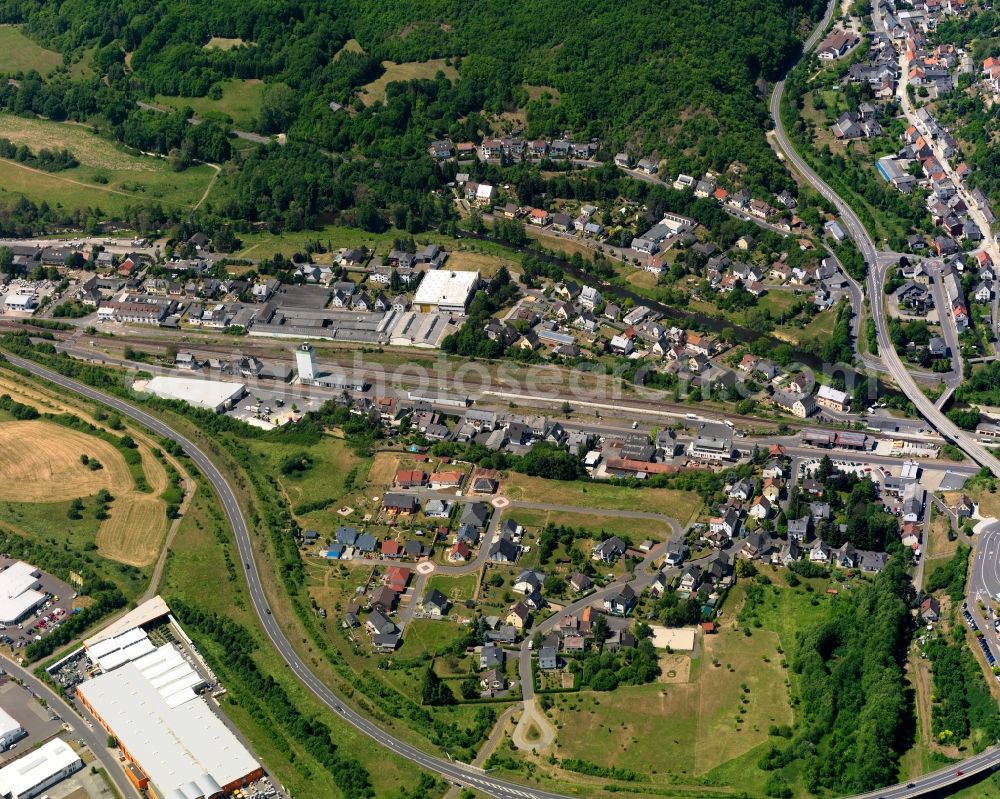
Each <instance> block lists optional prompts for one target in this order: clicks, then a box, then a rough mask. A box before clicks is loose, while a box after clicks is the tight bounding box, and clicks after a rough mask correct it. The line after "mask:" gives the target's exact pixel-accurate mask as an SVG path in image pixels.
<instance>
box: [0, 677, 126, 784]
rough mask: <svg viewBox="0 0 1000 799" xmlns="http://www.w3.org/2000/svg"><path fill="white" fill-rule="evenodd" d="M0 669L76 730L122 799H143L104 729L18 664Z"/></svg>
mask: <svg viewBox="0 0 1000 799" xmlns="http://www.w3.org/2000/svg"><path fill="white" fill-rule="evenodd" d="M0 665H2V666H3V668H4V670H5V671H6V672H7V673H8V674H10V675H12V676H13V677H15V678H17V679H18V680H20V681H21V682H22V683H24V685H25V686H26V687H27V688H28V689H29V690H31V691H32V692H34V693H35V694H37V695H38V696H40V697H42V698H43V699H44V700H45V702H46V703H47V704H48V706H49V707H50V708H51V709H52V710H53V711H55V712H56V713H58V714H59V718H61V719H62V720H63V721H64V722H65V723H66V724H68V725H69V727H70V729H71V730H72V735H71V737H72V738H75V739H77V740H80V741H83V742H84V743H85V744H86V745H87V746H88V747H89V748H90V751H92V752H93V753H94V756H95V757H96V758H97V759H98V760H99V761H100V763H101V765H102V766H103V767H104V769H105V771H107V772H108V777H110V778H111V780H112V781H113V782H114V784H115V786H116V787H117V788H118V790H119V791H120V792H121V795H122V796H124V797H127V798H128V799H139V794H138V793H137V792H136V790H135V788H133V787H132V783H131V782H129V780H128V777H126V776H125V772H124V771H122V767H121V765H120V764H119V763H118V757H117V755H116V754H115V753H114V752H113V751H112V750H111V749H108V747H107V746H106V743H107V736H106V735H105V734H104V730H103V729H102V728H101V727H98V726H94V725H92V723H91V722H90V720H89V719H84V718H81V717H80V715H78V714H77V713H76V712H74V709H73V708H72V707H70V706H69V704H68V703H67V702H66V701H65V700H64V699H63V698H62V697H61V696H59V695H58V694H57V693H56V692H55V691H53V690H52V689H51V688H49V687H48V686H47V685H45V683H43V682H42V681H41V680H39V679H38V678H37V677H35V675H34V674H32V673H31V672H29V671H28V670H27V669H22V668H21V667H20V666H19V665H17V664H16V663H14V661H12V660H9V659H7V658H4V659H3V662H2V664H0ZM22 754H23V753H22Z"/></svg>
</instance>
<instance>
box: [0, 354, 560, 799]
mask: <svg viewBox="0 0 1000 799" xmlns="http://www.w3.org/2000/svg"><path fill="white" fill-rule="evenodd" d="M6 358H7V360H8V361H10V363H12V364H14V365H15V366H18V367H20V368H22V369H26V370H28V371H29V372H31V373H32V374H34V375H36V376H37V377H41V378H43V379H45V380H48V381H49V382H51V383H54V384H55V385H58V386H60V387H61V388H64V389H66V390H67V391H72V392H74V393H76V394H80V395H82V396H84V397H86V398H87V399H89V400H92V401H94V402H100V403H102V404H104V405H107V406H108V407H111V408H113V409H114V410H116V411H118V412H119V413H120V414H122V415H123V416H127V417H129V418H130V419H132V420H134V421H136V422H138V423H139V424H141V425H144V426H145V427H146V428H148V429H149V430H152V431H153V432H154V433H156V434H157V435H160V436H163V437H164V438H167V439H170V440H172V441H175V442H176V443H177V444H179V445H180V446H181V447H182V448H183V449H184V452H185V453H186V454H187V455H188V457H190V458H191V460H192V462H193V463H194V464H195V465H196V466H197V467H198V468H199V469H200V470H201V472H202V474H204V475H205V478H206V479H207V480H208V482H209V483H210V484H211V485H212V488H213V489H215V491H216V493H217V494H218V495H219V499H220V500H221V502H222V506H223V508H224V509H225V511H226V516H227V518H228V519H229V523H230V524H231V525H232V527H233V533H234V534H235V537H236V546H237V549H238V550H239V553H240V559H241V560H242V561H243V562H244V563H246V564H247V567H246V568H245V569H244V574H245V575H246V578H247V584H248V586H249V588H250V601H251V604H252V605H253V609H254V613H256V615H257V618H258V620H259V621H260V625H261V627H263V629H264V633H265V634H266V635H267V637H268V639H269V640H270V642H271V645H272V646H273V647H274V649H275V650H276V651H277V652H278V654H279V655H280V656H281V658H282V659H283V660H284V661H285V663H286V664H287V665H288V666H289V668H290V669H291V670H292V672H293V673H294V674H295V676H296V678H298V680H299V681H300V682H301V683H302V684H303V685H305V686H306V687H307V688H308V689H309V690H310V691H311V692H312V693H313V694H314V695H315V696H316V697H317V698H318V699H319V700H320V701H321V702H322V703H323V704H324V705H326V706H327V707H328V708H330V710H332V711H333V712H334V713H336V714H337V715H338V716H339V717H340V718H341V719H342V720H343V721H345V722H347V723H348V724H350V725H351V726H353V727H354V728H356V729H357V730H359V731H360V732H363V733H364V734H365V735H367V736H368V737H370V738H371V739H372V740H374V741H375V742H376V743H379V744H381V745H382V746H384V747H386V748H387V749H390V750H391V751H393V752H395V753H396V754H398V755H400V756H401V757H404V758H406V759H407V760H410V761H411V762H413V763H416V764H417V765H418V766H420V767H421V768H424V769H426V770H427V771H430V772H434V773H436V774H439V775H441V776H442V777H444V778H445V779H448V780H450V781H452V782H454V783H460V784H462V785H467V786H469V787H470V788H474V789H476V790H478V791H482V792H483V793H487V794H489V795H490V796H495V797H498V799H565V797H563V796H561V795H560V794H555V793H550V792H548V791H543V790H540V789H537V788H530V787H526V786H523V785H519V784H517V783H513V782H508V781H506V780H501V779H498V778H496V777H491V776H489V775H488V774H486V773H485V772H484V771H483V770H482V769H479V768H476V767H474V766H468V765H465V764H464V763H458V762H455V761H451V760H445V759H442V758H438V757H434V756H433V755H430V754H428V753H427V752H424V751H423V750H421V749H418V748H417V747H415V746H412V745H411V744H408V743H406V742H404V741H401V740H399V739H398V738H395V737H394V736H393V735H391V734H390V733H388V732H386V731H385V730H383V729H382V728H381V727H379V726H377V725H376V724H374V723H373V722H371V721H369V720H368V719H367V718H365V717H364V716H362V715H360V714H359V713H356V712H355V711H354V710H352V709H351V708H350V707H348V706H347V705H345V704H344V703H343V700H341V699H340V697H338V696H337V695H336V694H335V693H334V692H333V691H332V690H330V688H329V687H327V686H326V685H325V684H324V683H323V682H322V681H321V680H320V679H319V678H318V677H317V676H316V675H315V674H313V673H312V671H310V669H309V667H308V666H307V665H306V663H305V662H304V661H303V660H302V658H300V657H299V656H298V654H297V653H296V651H295V649H294V648H293V647H292V645H291V643H290V642H289V640H288V638H286V637H285V634H284V632H283V631H282V630H281V627H280V626H279V625H278V623H277V622H276V621H275V619H274V617H273V616H272V615H271V609H270V606H269V604H268V601H267V596H266V595H265V593H264V586H263V584H262V583H261V579H260V573H259V572H258V571H257V564H256V560H255V557H254V550H253V547H252V545H251V543H250V529H249V526H248V525H247V520H246V517H245V516H244V514H243V510H242V508H240V504H239V502H238V501H237V498H236V493H235V492H234V491H233V489H232V487H231V486H230V484H229V481H228V480H227V479H226V477H225V476H224V475H223V474H222V472H220V471H219V469H218V468H217V467H216V465H215V463H213V462H212V460H211V459H210V458H209V457H208V456H207V455H205V453H204V452H203V451H202V450H201V449H199V448H198V447H197V446H196V445H195V444H194V443H193V442H192V441H191V440H190V439H188V438H187V437H186V436H184V435H182V434H181V433H178V432H177V431H176V430H174V429H173V428H171V427H170V426H169V425H167V424H166V423H165V422H163V421H161V420H160V419H158V418H156V417H155V416H152V415H150V414H149V413H146V412H145V411H143V410H141V409H140V408H137V407H136V406H135V405H132V404H131V403H129V402H125V401H124V400H122V399H119V398H118V397H115V396H112V395H110V394H105V393H104V392H103V391H98V390H97V389H94V388H91V387H90V386H87V385H85V384H83V383H80V382H78V381H76V380H73V379H72V378H69V377H65V376H64V375H61V374H59V373H58V372H53V371H52V370H51V369H47V368H45V367H43V366H40V365H39V364H37V363H34V362H33V361H27V360H24V359H22V358H17V357H15V356H13V355H10V354H6Z"/></svg>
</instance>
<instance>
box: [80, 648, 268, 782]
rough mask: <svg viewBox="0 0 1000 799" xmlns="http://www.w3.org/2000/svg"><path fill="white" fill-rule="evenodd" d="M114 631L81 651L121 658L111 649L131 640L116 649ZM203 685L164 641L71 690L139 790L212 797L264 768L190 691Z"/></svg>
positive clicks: (201, 680)
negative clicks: (115, 750) (127, 765)
mask: <svg viewBox="0 0 1000 799" xmlns="http://www.w3.org/2000/svg"><path fill="white" fill-rule="evenodd" d="M140 632H141V631H140ZM143 636H145V634H144V633H143ZM119 637H120V636H119ZM117 638H118V637H116V638H112V639H105V640H104V641H101V642H98V643H96V644H94V645H92V646H90V647H89V649H88V655H89V656H90V657H91V658H93V657H95V656H96V657H97V660H98V663H100V662H101V658H102V657H107V656H108V655H109V653H110V654H111V655H112V657H113V660H114V662H117V661H118V660H121V659H123V657H124V655H114V654H113V653H114V652H115V651H117V652H122V653H124V652H127V650H128V647H130V646H134V645H135V643H134V642H133V643H130V644H127V645H126V647H125V648H122V647H117V649H116V648H115V647H116V646H117V644H116V641H117ZM147 640H148V639H147ZM95 649H98V650H99V651H98V652H97V653H96V654H95V651H94V650H95ZM106 649H107V650H109V652H105V650H106ZM202 685H204V679H203V678H202V677H201V675H200V674H199V673H198V672H197V671H195V670H194V669H193V668H192V667H191V665H190V664H189V662H188V661H187V659H186V658H185V657H184V655H182V654H181V651H180V650H179V649H178V648H176V647H175V646H173V645H171V644H164V645H162V646H160V647H158V648H154V649H153V651H152V652H150V653H149V654H146V655H143V656H141V657H139V658H138V659H137V660H134V661H129V662H123V663H121V664H120V665H117V667H116V668H114V669H113V670H112V671H108V672H105V673H104V674H101V675H100V676H98V677H94V678H93V679H91V680H87V681H85V682H83V683H81V684H80V685H79V687H78V688H77V695H78V696H79V698H80V701H81V702H82V703H83V705H84V706H85V707H86V708H87V709H88V710H89V711H90V712H91V713H92V714H93V715H94V717H95V718H96V719H97V720H98V721H99V722H100V723H101V725H102V726H103V727H104V728H105V729H106V730H107V731H108V733H109V734H111V735H113V736H115V738H116V739H117V741H118V746H119V749H120V750H121V752H122V754H123V755H124V756H125V758H126V759H127V760H128V761H129V762H130V763H131V767H130V768H128V769H126V774H127V775H128V777H129V779H130V780H131V781H132V782H133V784H134V785H135V787H136V788H137V789H138V790H145V791H146V792H147V793H149V794H150V795H151V796H155V797H157V799H214V797H217V796H221V795H224V794H229V793H231V792H232V791H233V790H235V789H236V788H239V787H242V786H245V785H247V784H249V783H250V782H252V781H254V780H256V779H259V778H260V777H262V776H263V769H262V768H261V765H260V763H258V762H257V760H256V759H255V758H254V757H253V755H252V754H251V753H250V752H249V751H247V749H246V747H245V746H243V744H242V743H241V742H240V741H239V739H238V738H237V737H236V736H235V735H234V734H233V733H232V732H231V731H230V730H229V728H228V727H227V726H226V725H225V724H224V723H223V722H222V720H221V719H220V718H219V717H218V716H217V715H216V714H215V713H213V712H212V710H211V708H210V707H209V706H208V703H207V702H206V701H205V700H204V699H202V698H201V697H200V696H199V695H198V694H196V693H195V690H196V689H197V688H199V687H201V686H202Z"/></svg>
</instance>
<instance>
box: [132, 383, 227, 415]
mask: <svg viewBox="0 0 1000 799" xmlns="http://www.w3.org/2000/svg"><path fill="white" fill-rule="evenodd" d="M135 388H136V390H137V391H145V392H148V393H150V394H155V395H156V396H157V397H162V398H163V399H175V400H182V401H183V402H186V403H188V404H189V405H194V406H196V407H199V408H208V409H209V410H211V411H216V412H218V411H220V410H222V409H223V408H224V407H225V405H226V403H227V402H235V401H236V400H238V399H239V398H240V397H242V396H243V395H244V394H245V393H246V386H245V385H243V383H231V382H228V381H225V380H198V379H196V378H192V377H167V376H164V375H157V376H156V377H154V378H152V379H151V380H149V381H147V382H146V383H141V382H139V381H137V382H136V385H135Z"/></svg>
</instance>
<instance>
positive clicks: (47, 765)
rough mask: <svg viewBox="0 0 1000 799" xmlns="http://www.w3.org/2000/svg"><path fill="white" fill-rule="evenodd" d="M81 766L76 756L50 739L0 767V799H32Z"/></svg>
mask: <svg viewBox="0 0 1000 799" xmlns="http://www.w3.org/2000/svg"><path fill="white" fill-rule="evenodd" d="M81 768H83V761H82V760H80V757H79V755H77V753H76V752H74V751H73V749H72V748H71V747H70V746H69V744H67V743H66V742H65V741H63V740H62V739H60V738H54V739H52V740H51V741H49V742H48V743H47V744H44V745H42V746H40V747H38V749H35V750H34V751H32V752H29V753H28V754H26V755H24V756H23V757H20V758H18V759H17V760H15V761H14V762H13V763H11V764H10V765H8V766H4V767H3V768H2V769H0V799H32V797H34V796H38V795H39V794H40V793H42V791H44V790H46V789H47V788H51V787H52V786H53V785H55V784H57V783H59V782H62V781H63V780H64V779H66V778H67V777H68V776H69V775H70V774H73V773H74V772H76V771H79V770H80V769H81Z"/></svg>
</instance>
